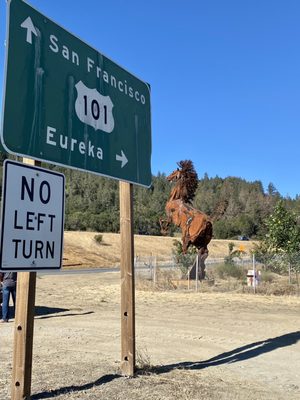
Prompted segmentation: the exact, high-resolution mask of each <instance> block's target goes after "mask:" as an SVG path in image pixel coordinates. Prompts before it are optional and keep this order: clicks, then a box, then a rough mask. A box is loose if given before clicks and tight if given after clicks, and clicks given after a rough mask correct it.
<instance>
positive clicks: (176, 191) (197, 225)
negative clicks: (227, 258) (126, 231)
mask: <svg viewBox="0 0 300 400" xmlns="http://www.w3.org/2000/svg"><path fill="white" fill-rule="evenodd" d="M177 164H178V166H179V168H177V170H175V171H173V172H172V173H171V174H170V175H169V176H167V180H168V181H169V182H175V186H174V187H173V189H172V191H171V194H170V197H169V200H168V201H167V204H166V207H165V210H166V214H167V219H160V225H161V231H162V233H163V234H166V233H167V232H168V229H169V226H170V224H171V223H173V224H174V225H176V226H178V227H180V228H181V233H182V251H183V253H184V254H185V253H186V252H187V250H188V248H189V246H190V245H194V246H195V247H196V248H197V249H198V254H199V256H200V265H201V269H202V270H203V274H204V269H205V264H204V261H205V259H206V258H207V256H208V249H207V245H208V243H209V242H210V241H211V238H212V223H211V221H210V220H209V218H208V216H207V215H206V214H204V213H203V212H201V211H199V210H196V209H195V208H193V207H192V200H193V198H194V196H195V191H196V189H197V186H198V175H197V173H196V171H195V169H194V165H193V163H192V161H190V160H185V161H180V162H179V163H177Z"/></svg>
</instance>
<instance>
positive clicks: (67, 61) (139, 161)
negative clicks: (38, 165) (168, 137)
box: [1, 0, 151, 187]
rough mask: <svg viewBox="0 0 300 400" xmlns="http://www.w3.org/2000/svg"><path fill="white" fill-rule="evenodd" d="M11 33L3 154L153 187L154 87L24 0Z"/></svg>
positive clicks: (16, 1)
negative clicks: (151, 90) (152, 120)
mask: <svg viewBox="0 0 300 400" xmlns="http://www.w3.org/2000/svg"><path fill="white" fill-rule="evenodd" d="M7 30H8V34H7V43H6V47H7V50H6V51H7V55H6V83H5V96H4V102H3V115H2V119H3V121H2V130H1V140H2V144H3V146H4V148H5V149H6V151H8V152H9V153H13V154H16V155H20V156H25V157H31V158H34V159H36V160H41V161H47V162H50V163H53V164H58V165H63V166H67V167H71V168H75V169H79V170H84V171H89V172H93V173H96V174H100V175H104V176H109V177H112V178H116V179H120V180H125V181H128V182H131V183H136V184H139V185H142V186H146V187H148V186H150V184H151V114H150V90H149V85H148V84H147V83H145V82H143V81H141V80H140V79H138V78H136V77H135V76H134V75H132V74H131V73H129V72H128V71H126V70H125V69H124V68H122V67H120V66H119V65H118V64H116V63H114V62H113V61H111V60H110V59H109V58H107V57H105V56H104V55H103V54H101V53H99V52H98V51H97V50H95V49H93V48H92V47H91V46H89V45H88V44H86V43H84V42H83V41H82V40H80V39H78V38H77V37H75V36H74V35H72V34H71V33H69V32H68V31H66V30H65V29H63V28H62V27H60V26H59V25H57V24H56V23H54V22H53V21H51V20H49V19H48V18H47V17H46V16H44V15H43V14H41V13H40V12H38V11H37V10H35V9H34V8H32V7H31V6H30V5H28V4H27V3H25V2H24V1H22V0H9V1H8V23H7Z"/></svg>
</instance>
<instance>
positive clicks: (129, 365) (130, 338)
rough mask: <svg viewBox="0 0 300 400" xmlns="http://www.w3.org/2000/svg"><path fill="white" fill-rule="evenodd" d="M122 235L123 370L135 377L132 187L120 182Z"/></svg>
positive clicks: (124, 372) (125, 373) (129, 184)
mask: <svg viewBox="0 0 300 400" xmlns="http://www.w3.org/2000/svg"><path fill="white" fill-rule="evenodd" d="M120 232H121V370H122V373H123V374H124V375H128V376H132V375H134V369H135V299H134V235H133V196H132V184H131V183H127V182H120Z"/></svg>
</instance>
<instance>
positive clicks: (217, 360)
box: [150, 331, 300, 374]
mask: <svg viewBox="0 0 300 400" xmlns="http://www.w3.org/2000/svg"><path fill="white" fill-rule="evenodd" d="M299 340H300V331H296V332H291V333H287V334H285V335H281V336H277V337H274V338H269V339H266V340H261V341H259V342H254V343H250V344H247V345H245V346H242V347H238V348H236V349H234V350H231V351H227V352H225V353H221V354H219V355H217V356H215V357H212V358H209V359H208V360H204V361H196V362H195V361H193V362H192V361H185V362H181V363H177V364H170V365H162V366H156V367H153V368H152V369H150V372H153V373H156V374H163V373H167V372H170V371H172V370H174V369H178V368H179V369H180V368H181V369H186V370H197V369H199V370H200V369H203V368H208V367H216V366H218V365H224V364H232V363H236V362H240V361H245V360H249V359H250V358H254V357H258V356H261V355H263V354H265V353H269V352H270V351H274V350H276V349H280V348H282V347H287V346H291V345H293V344H295V343H297V342H298V341H299Z"/></svg>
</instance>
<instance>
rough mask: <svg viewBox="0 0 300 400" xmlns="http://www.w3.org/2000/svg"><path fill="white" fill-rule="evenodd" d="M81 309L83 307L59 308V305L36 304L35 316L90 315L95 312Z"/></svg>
mask: <svg viewBox="0 0 300 400" xmlns="http://www.w3.org/2000/svg"><path fill="white" fill-rule="evenodd" d="M75 311H76V312H75ZM80 311H82V310H81V309H73V310H72V309H69V308H59V307H45V306H36V307H35V317H36V318H37V319H46V318H55V317H72V316H75V315H89V314H93V313H94V311H85V312H80ZM62 313H64V314H62Z"/></svg>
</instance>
